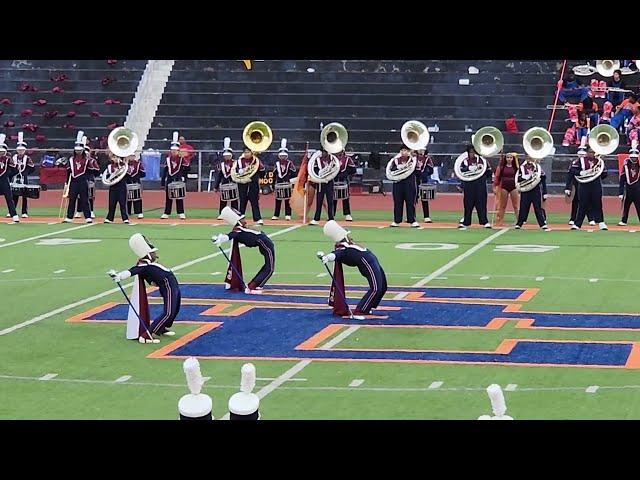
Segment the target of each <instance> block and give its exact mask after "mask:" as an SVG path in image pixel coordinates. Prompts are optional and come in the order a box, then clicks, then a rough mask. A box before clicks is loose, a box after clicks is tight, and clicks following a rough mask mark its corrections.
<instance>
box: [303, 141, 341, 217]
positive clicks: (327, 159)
mask: <svg viewBox="0 0 640 480" xmlns="http://www.w3.org/2000/svg"><path fill="white" fill-rule="evenodd" d="M316 156H319V157H320V162H319V163H320V169H323V168H325V167H327V166H329V165H330V164H331V154H329V152H327V150H326V149H325V147H324V146H321V147H320V149H319V150H318V151H317V152H315V153H314V154H313V155H312V156H311V158H310V159H309V165H312V163H313V162H314V161H315V158H317V157H316ZM333 182H334V180H333V179H332V180H330V181H329V182H327V183H315V182H310V183H313V185H314V186H315V189H316V212H315V214H314V215H313V220H311V221H310V222H309V224H310V225H318V224H319V223H320V215H322V204H323V203H324V200H325V199H326V201H327V217H328V219H329V220H333V216H334V213H335V212H334V210H333Z"/></svg>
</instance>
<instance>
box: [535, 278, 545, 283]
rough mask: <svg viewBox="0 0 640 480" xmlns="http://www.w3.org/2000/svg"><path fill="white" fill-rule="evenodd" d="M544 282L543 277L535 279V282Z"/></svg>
mask: <svg viewBox="0 0 640 480" xmlns="http://www.w3.org/2000/svg"><path fill="white" fill-rule="evenodd" d="M543 280H544V277H536V282H541V281H543Z"/></svg>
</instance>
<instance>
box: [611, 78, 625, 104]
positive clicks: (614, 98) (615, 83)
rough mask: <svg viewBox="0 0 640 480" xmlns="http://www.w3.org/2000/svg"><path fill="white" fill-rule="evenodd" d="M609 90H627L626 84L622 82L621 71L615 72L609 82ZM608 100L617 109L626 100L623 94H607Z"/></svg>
mask: <svg viewBox="0 0 640 480" xmlns="http://www.w3.org/2000/svg"><path fill="white" fill-rule="evenodd" d="M607 86H608V87H609V88H622V89H624V88H625V84H624V82H623V81H622V72H621V71H620V70H615V71H614V72H613V77H611V79H610V80H609V83H608V85H607ZM607 100H609V101H610V102H611V103H612V104H613V106H614V107H617V106H618V105H620V104H621V103H622V101H623V100H624V93H623V92H607Z"/></svg>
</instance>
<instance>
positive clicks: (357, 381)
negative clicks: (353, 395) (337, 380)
mask: <svg viewBox="0 0 640 480" xmlns="http://www.w3.org/2000/svg"><path fill="white" fill-rule="evenodd" d="M363 383H364V380H363V379H362V378H354V379H353V380H351V383H350V384H349V386H350V387H359V386H360V385H362V384H363Z"/></svg>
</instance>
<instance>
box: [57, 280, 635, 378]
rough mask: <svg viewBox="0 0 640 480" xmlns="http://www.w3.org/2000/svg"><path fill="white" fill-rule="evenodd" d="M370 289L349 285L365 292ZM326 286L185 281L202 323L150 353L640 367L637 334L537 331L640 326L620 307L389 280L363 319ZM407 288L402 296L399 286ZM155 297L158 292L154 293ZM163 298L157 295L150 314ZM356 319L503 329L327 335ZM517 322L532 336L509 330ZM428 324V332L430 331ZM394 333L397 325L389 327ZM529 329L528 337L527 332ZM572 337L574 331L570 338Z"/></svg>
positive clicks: (104, 313)
mask: <svg viewBox="0 0 640 480" xmlns="http://www.w3.org/2000/svg"><path fill="white" fill-rule="evenodd" d="M363 290H364V287H353V288H351V289H350V290H349V293H350V294H353V295H354V296H358V295H362V292H363ZM327 293H328V292H327V287H326V286H318V285H273V286H271V287H270V288H269V289H268V290H266V291H265V293H264V295H262V296H261V297H260V299H259V300H255V299H254V298H251V299H247V296H246V295H244V294H241V293H230V292H229V291H225V290H224V287H223V286H222V285H220V284H185V285H183V286H182V294H183V306H182V308H181V310H180V314H179V315H178V319H177V322H178V323H183V324H192V325H196V326H197V327H196V328H195V330H193V331H191V332H189V333H187V334H186V335H183V336H182V337H180V338H178V339H177V340H175V341H173V342H171V343H168V344H166V345H162V346H161V348H159V349H158V350H156V351H154V352H153V353H151V354H150V355H149V357H151V358H185V357H188V356H197V357H200V358H217V359H265V360H266V359H272V360H285V359H287V360H302V359H312V360H318V361H367V362H410V363H447V364H479V365H488V364H499V365H519V366H559V367H590V368H640V342H634V341H629V340H621V341H616V340H606V341H595V340H584V339H577V338H576V339H575V340H546V339H540V338H538V337H539V335H538V334H539V332H540V331H543V330H542V329H544V330H562V331H564V332H565V334H566V333H567V331H571V330H579V331H580V332H581V334H584V332H585V331H589V330H610V331H625V330H639V331H640V317H638V316H636V315H630V314H614V313H558V312H540V311H527V310H526V309H525V308H523V304H525V303H526V302H528V301H529V300H530V299H532V298H533V297H534V296H535V295H536V294H537V293H538V289H535V288H529V289H523V288H520V289H518V288H513V289H505V288H457V287H419V288H413V287H390V288H389V291H388V292H387V293H388V297H387V298H389V300H384V301H383V302H382V304H381V306H380V308H379V309H376V312H375V313H376V315H373V316H371V317H369V318H367V319H366V320H364V321H356V320H354V321H351V320H349V319H348V318H340V317H333V316H332V315H331V310H330V309H329V307H327V304H326V303H327ZM401 293H402V294H404V295H403V298H402V299H401V300H395V299H394V300H391V299H393V298H400V295H399V294H401ZM150 299H151V302H152V303H153V302H156V301H157V300H159V299H158V293H157V291H154V292H152V293H151V294H150ZM161 309H162V306H161V305H160V304H157V303H153V305H152V306H151V314H152V316H156V315H158V314H159V313H160V312H161ZM126 317H127V306H126V305H124V304H117V303H109V304H106V305H102V306H100V307H97V308H94V309H92V310H91V311H89V312H85V313H83V314H80V315H77V316H75V317H73V318H71V319H69V321H71V322H94V323H95V322H124V319H126ZM351 325H359V326H360V327H361V330H360V331H366V329H383V331H384V329H395V330H394V332H395V333H398V332H399V330H397V329H412V330H406V332H407V334H408V335H414V334H415V333H416V329H425V330H424V334H425V338H427V337H428V336H429V334H430V332H432V331H433V330H440V331H445V330H446V331H448V332H450V333H451V335H452V337H454V336H455V335H456V333H457V332H460V331H462V330H466V331H473V330H476V331H477V332H478V335H479V337H480V336H482V335H483V333H484V334H486V333H487V332H490V331H493V332H496V331H500V330H501V329H503V328H504V331H505V333H504V337H503V338H502V339H501V340H499V341H498V344H497V346H495V348H493V349H490V350H480V351H479V350H427V349H425V350H419V349H408V348H400V347H398V346H397V345H395V343H397V338H398V336H397V335H396V336H394V339H395V340H394V342H395V343H394V348H351V347H349V348H347V347H341V346H340V344H338V345H334V346H333V347H331V348H323V343H324V342H325V341H326V340H328V339H329V338H330V337H333V336H334V335H336V334H338V332H340V331H342V330H344V329H346V328H348V327H349V326H351ZM512 327H515V328H517V329H522V330H523V331H524V332H525V333H526V332H528V333H529V334H530V335H522V334H520V335H518V337H521V338H509V332H511V331H512ZM428 329H431V330H428ZM387 331H391V330H387ZM528 336H530V338H527V337H528ZM565 338H567V336H565ZM568 338H570V335H569V336H568Z"/></svg>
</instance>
